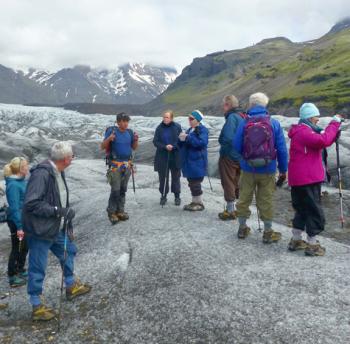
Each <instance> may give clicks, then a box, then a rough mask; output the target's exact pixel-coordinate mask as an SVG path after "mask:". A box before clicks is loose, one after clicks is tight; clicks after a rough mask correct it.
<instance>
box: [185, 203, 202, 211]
mask: <svg viewBox="0 0 350 344" xmlns="http://www.w3.org/2000/svg"><path fill="white" fill-rule="evenodd" d="M184 210H185V211H202V210H204V204H203V203H194V202H192V203H190V204H187V205H185V206H184Z"/></svg>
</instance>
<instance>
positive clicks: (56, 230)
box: [22, 142, 91, 321]
mask: <svg viewBox="0 0 350 344" xmlns="http://www.w3.org/2000/svg"><path fill="white" fill-rule="evenodd" d="M73 157H74V156H73V150H72V146H71V145H70V144H69V143H68V142H57V143H55V144H54V145H53V147H52V149H51V159H50V160H45V161H43V162H41V163H40V164H38V165H37V166H36V167H34V168H33V169H32V170H31V177H30V179H29V182H28V187H27V192H26V196H25V200H24V205H23V216H22V217H23V226H24V231H25V233H26V237H27V243H28V246H29V264H28V294H29V298H30V303H31V304H32V306H33V314H32V317H33V320H42V321H47V320H51V319H53V318H54V317H55V316H56V312H55V311H54V310H53V309H51V308H49V307H47V306H46V305H44V304H43V303H42V300H41V295H42V291H43V282H44V278H45V270H46V266H47V260H48V253H49V251H51V252H52V253H53V254H54V255H55V256H56V257H57V258H58V259H59V261H60V264H61V266H62V267H63V265H64V267H63V272H64V279H65V285H66V296H67V299H68V300H72V299H74V298H75V297H77V296H79V295H83V294H86V293H88V292H89V291H90V290H91V287H90V286H88V285H85V284H82V283H81V282H80V281H79V280H77V279H75V277H74V257H75V255H76V253H77V248H76V246H75V244H74V243H73V241H72V240H73V235H72V234H73V233H72V231H73V227H72V220H73V218H74V216H75V212H74V210H73V209H72V208H70V206H69V190H68V187H67V183H66V179H65V174H64V170H65V169H66V168H67V167H68V166H69V165H70V164H71V163H72V159H73ZM66 223H67V225H68V232H69V238H68V240H67V246H66V249H67V251H66V252H67V254H66V256H65V253H64V244H65V232H64V228H65V224H66Z"/></svg>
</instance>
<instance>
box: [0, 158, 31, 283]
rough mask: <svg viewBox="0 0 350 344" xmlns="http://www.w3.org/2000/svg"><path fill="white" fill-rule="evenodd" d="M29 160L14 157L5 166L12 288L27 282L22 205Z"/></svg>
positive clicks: (10, 281) (9, 264) (9, 263)
mask: <svg viewBox="0 0 350 344" xmlns="http://www.w3.org/2000/svg"><path fill="white" fill-rule="evenodd" d="M28 167H29V166H28V162H27V160H26V159H24V158H18V157H17V158H14V159H12V160H11V162H10V163H9V164H7V165H6V166H5V168H4V176H5V181H6V198H7V203H8V206H9V208H8V216H7V224H8V226H9V229H10V232H11V242H12V249H11V253H10V257H9V262H8V277H9V283H10V286H11V287H12V288H16V287H20V286H22V285H24V284H26V278H27V272H26V270H25V269H24V265H25V262H26V257H27V253H28V249H27V245H26V241H25V238H24V232H23V226H22V206H23V201H24V195H25V191H26V187H27V181H26V180H25V177H26V176H27V174H28Z"/></svg>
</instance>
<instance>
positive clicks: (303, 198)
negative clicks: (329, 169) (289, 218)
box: [291, 183, 326, 236]
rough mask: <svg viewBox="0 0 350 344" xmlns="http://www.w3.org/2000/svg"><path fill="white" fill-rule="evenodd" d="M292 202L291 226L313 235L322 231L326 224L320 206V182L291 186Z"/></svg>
mask: <svg viewBox="0 0 350 344" xmlns="http://www.w3.org/2000/svg"><path fill="white" fill-rule="evenodd" d="M291 195H292V204H293V208H294V210H295V216H294V219H293V227H294V228H296V229H300V230H302V231H304V230H305V231H306V233H307V234H308V235H309V236H315V235H318V234H320V233H321V232H323V231H324V227H325V224H326V221H325V216H324V212H323V209H322V207H321V183H317V184H310V185H303V186H293V187H292V191H291Z"/></svg>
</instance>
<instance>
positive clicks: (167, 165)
mask: <svg viewBox="0 0 350 344" xmlns="http://www.w3.org/2000/svg"><path fill="white" fill-rule="evenodd" d="M169 161H170V151H168V157H167V161H166V169H165V178H164V187H163V194H162V198H163V199H164V198H165V197H166V195H165V191H166V187H167V185H168V183H169ZM162 208H164V204H162Z"/></svg>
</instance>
